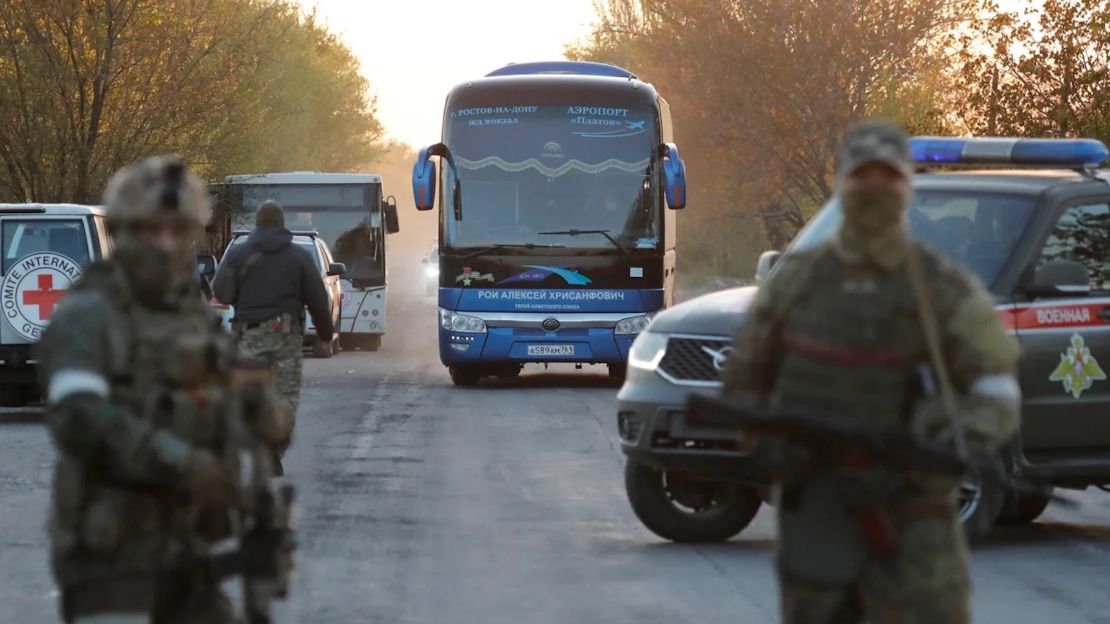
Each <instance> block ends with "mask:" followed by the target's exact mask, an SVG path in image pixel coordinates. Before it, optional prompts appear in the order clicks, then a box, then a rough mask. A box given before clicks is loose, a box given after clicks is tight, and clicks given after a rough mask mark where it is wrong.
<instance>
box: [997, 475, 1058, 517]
mask: <svg viewBox="0 0 1110 624" xmlns="http://www.w3.org/2000/svg"><path fill="white" fill-rule="evenodd" d="M1052 491H1053V488H1052V486H1050V485H1047V486H1045V487H1044V489H1043V490H1040V491H1036V492H1013V491H1011V492H1007V493H1006V501H1005V503H1004V504H1003V505H1002V513H1001V514H999V516H998V523H999V524H1006V525H1017V524H1029V523H1031V522H1033V521H1034V520H1036V519H1037V518H1039V517H1040V515H1041V514H1042V513H1044V510H1045V509H1046V508H1047V507H1048V504H1049V502H1051V500H1052Z"/></svg>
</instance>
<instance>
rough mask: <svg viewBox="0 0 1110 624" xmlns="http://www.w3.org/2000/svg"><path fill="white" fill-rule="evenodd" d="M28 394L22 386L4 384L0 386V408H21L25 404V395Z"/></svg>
mask: <svg viewBox="0 0 1110 624" xmlns="http://www.w3.org/2000/svg"><path fill="white" fill-rule="evenodd" d="M28 394H30V393H29V392H28V389H27V388H25V387H24V386H23V384H18V383H5V384H4V385H2V386H0V406H3V407H23V406H24V405H26V404H27V395H28Z"/></svg>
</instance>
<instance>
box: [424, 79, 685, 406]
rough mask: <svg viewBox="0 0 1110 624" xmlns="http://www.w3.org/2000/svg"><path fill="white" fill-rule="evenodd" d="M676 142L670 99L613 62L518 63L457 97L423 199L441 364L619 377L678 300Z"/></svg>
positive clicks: (479, 370) (680, 198)
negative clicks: (567, 366)
mask: <svg viewBox="0 0 1110 624" xmlns="http://www.w3.org/2000/svg"><path fill="white" fill-rule="evenodd" d="M672 140H673V138H672V132H671V116H670V110H669V108H668V106H667V103H666V101H664V100H663V98H662V97H660V96H659V94H658V93H657V92H656V91H655V89H654V88H653V87H652V86H651V85H649V84H647V83H644V82H641V81H640V80H638V79H637V78H636V76H634V75H633V74H631V73H629V72H628V71H626V70H624V69H621V68H619V67H615V66H612V65H605V64H600V63H583V62H567V61H562V62H550V63H526V64H517V65H509V66H506V67H503V68H501V69H498V70H496V71H494V72H492V73H490V74H488V75H486V76H485V77H484V78H481V79H478V80H472V81H469V82H466V83H464V84H461V85H459V86H457V87H455V88H454V89H453V90H452V91H451V92H450V93H449V94H448V96H447V102H446V107H445V110H444V116H443V136H442V142H441V143H437V144H435V145H432V146H430V147H427V148H425V149H423V150H422V151H421V152H420V155H419V157H418V159H417V161H416V164H415V166H414V167H413V195H414V197H415V200H416V206H417V208H418V209H419V210H431V209H432V208H433V207H434V203H435V195H436V189H437V186H438V187H439V190H440V192H439V196H440V197H439V199H440V220H439V223H440V232H439V268H440V271H439V324H438V326H439V353H440V360H441V361H442V362H443V364H444V365H446V366H447V367H448V368H449V369H450V372H451V379H452V380H453V381H454V383H455V384H457V385H474V384H477V383H478V381H479V380H480V379H481V378H482V377H483V376H487V375H496V376H502V377H508V376H514V375H517V374H519V372H520V370H521V367H522V366H523V365H524V364H525V363H550V362H570V363H575V364H578V365H581V364H606V365H608V367H609V373H610V375H613V376H622V375H623V373H624V369H625V362H626V360H627V357H628V349H629V347H630V346H631V344H632V340H633V339H634V338H635V337H636V334H637V333H639V332H640V330H642V329H643V328H644V327H646V326H647V324H648V322H649V321H650V319H651V316H652V315H653V314H654V313H655V312H657V311H658V310H660V309H661V308H664V307H666V306H668V305H670V304H672V303H673V301H674V285H675V215H674V213H673V212H672V210H674V209H679V208H683V207H684V206H685V203H686V172H685V166H684V165H683V163H682V160H681V159H680V158H679V155H678V149H677V147H675V145H674V143H673V142H672ZM433 157H436V158H438V159H439V161H440V164H441V167H438V168H437V166H436V164H435V162H434V161H433V160H432V158H433ZM437 169H442V171H437ZM440 175H442V179H440V177H439V176H440ZM437 182H439V184H437ZM668 208H669V209H668Z"/></svg>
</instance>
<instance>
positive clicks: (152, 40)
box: [0, 0, 382, 202]
mask: <svg viewBox="0 0 1110 624" xmlns="http://www.w3.org/2000/svg"><path fill="white" fill-rule="evenodd" d="M381 134H382V128H381V126H380V124H379V123H378V121H377V120H376V118H375V116H374V102H373V100H372V99H370V97H369V95H368V83H367V81H366V79H365V78H364V77H363V76H362V75H361V74H360V73H359V67H358V63H357V61H356V60H355V58H354V57H353V55H352V54H351V52H350V51H349V50H348V49H347V48H346V47H345V46H344V45H343V44H342V43H341V42H339V41H338V39H337V38H336V37H334V36H333V35H331V34H329V33H328V32H327V30H326V29H324V28H323V27H322V26H321V25H320V24H319V23H317V21H316V20H315V18H314V17H313V16H312V15H310V14H305V13H304V12H302V11H301V9H299V8H298V7H297V6H296V5H294V4H293V3H292V2H289V1H286V0H5V2H0V200H3V201H24V200H27V199H31V200H35V201H46V202H50V201H77V202H96V201H97V200H98V199H99V195H100V190H101V189H102V188H103V186H104V182H105V180H106V179H107V177H108V176H109V175H111V173H112V172H113V171H115V170H116V169H118V168H119V167H120V166H122V165H124V164H126V163H129V162H132V161H134V160H136V159H138V158H141V157H143V156H146V155H149V154H154V153H163V152H174V153H178V154H181V155H182V156H184V157H186V158H187V159H188V160H189V161H190V162H191V163H192V164H193V165H194V166H195V167H197V168H198V169H199V170H200V171H201V173H203V174H204V175H206V176H208V177H210V178H216V177H219V176H222V175H224V174H227V173H245V172H254V171H273V170H289V169H338V170H345V169H350V168H352V167H357V166H359V165H362V164H364V163H366V162H368V161H369V160H370V159H371V158H372V157H373V155H374V154H375V150H376V149H377V146H378V141H379V138H380V136H381Z"/></svg>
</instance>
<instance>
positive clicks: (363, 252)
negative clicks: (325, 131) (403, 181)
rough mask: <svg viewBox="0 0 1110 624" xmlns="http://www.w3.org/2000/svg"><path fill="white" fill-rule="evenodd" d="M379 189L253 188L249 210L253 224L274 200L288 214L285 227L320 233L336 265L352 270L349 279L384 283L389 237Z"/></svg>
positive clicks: (247, 190) (246, 199)
mask: <svg viewBox="0 0 1110 624" xmlns="http://www.w3.org/2000/svg"><path fill="white" fill-rule="evenodd" d="M379 194H380V193H379V190H378V185H377V184H296V185H293V184H288V185H251V186H246V187H244V189H243V205H244V207H245V208H246V215H245V216H249V219H250V220H251V224H243V225H244V226H248V227H249V225H252V224H253V214H254V211H255V210H256V209H257V208H258V206H259V204H261V203H262V202H264V201H266V200H270V199H272V200H274V201H276V202H278V203H279V204H281V206H282V208H284V209H285V227H286V228H288V229H290V230H292V231H298V230H300V231H309V230H315V231H317V232H319V233H320V238H322V239H323V240H324V242H326V243H327V244H328V247H329V248H331V250H332V253H333V254H334V255H335V261H336V262H342V263H343V264H345V265H347V272H346V273H344V274H343V277H344V279H350V280H352V281H356V282H374V283H377V282H381V281H382V280H384V279H385V251H384V249H385V248H384V238H385V235H384V232H383V230H382V215H381V207H380V206H379V205H378V204H379V199H378V198H379Z"/></svg>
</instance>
